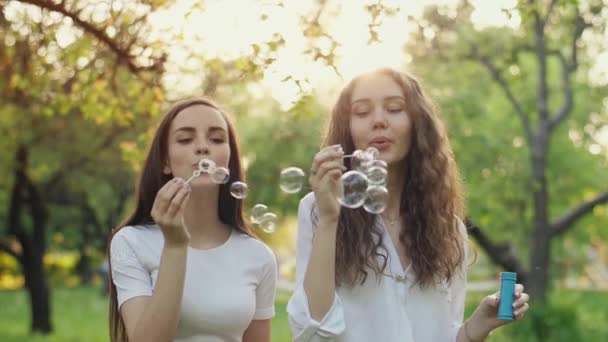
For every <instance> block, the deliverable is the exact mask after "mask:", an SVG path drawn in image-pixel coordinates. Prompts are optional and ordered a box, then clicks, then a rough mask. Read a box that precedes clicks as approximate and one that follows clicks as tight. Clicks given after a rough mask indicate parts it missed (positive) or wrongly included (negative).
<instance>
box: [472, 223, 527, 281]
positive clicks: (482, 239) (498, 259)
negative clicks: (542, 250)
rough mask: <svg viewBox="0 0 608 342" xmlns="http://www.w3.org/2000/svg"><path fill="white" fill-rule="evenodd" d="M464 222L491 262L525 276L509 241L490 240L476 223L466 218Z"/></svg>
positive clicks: (523, 269)
mask: <svg viewBox="0 0 608 342" xmlns="http://www.w3.org/2000/svg"><path fill="white" fill-rule="evenodd" d="M465 224H466V226H467V230H468V232H469V234H470V235H472V236H473V237H474V238H475V240H476V241H477V243H478V244H479V245H480V246H481V248H483V250H484V251H485V252H486V254H487V255H488V256H489V257H490V259H491V260H492V262H493V263H495V264H497V265H500V266H502V267H503V268H504V269H505V270H508V271H511V272H517V273H518V277H519V275H521V276H522V277H525V274H526V273H527V272H526V270H525V268H524V266H523V265H522V264H521V262H520V261H519V259H518V258H517V256H516V255H515V252H514V250H513V245H512V244H511V243H503V244H496V243H494V242H492V241H490V238H489V237H488V236H487V235H486V234H485V233H484V232H483V230H481V229H480V228H479V227H478V226H477V225H475V224H474V223H473V222H471V220H470V219H468V218H467V219H466V221H465Z"/></svg>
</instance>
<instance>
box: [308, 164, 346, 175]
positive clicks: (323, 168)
mask: <svg viewBox="0 0 608 342" xmlns="http://www.w3.org/2000/svg"><path fill="white" fill-rule="evenodd" d="M331 170H339V171H340V172H344V171H345V170H346V166H344V164H342V160H331V161H326V162H324V163H322V164H321V165H319V167H318V168H317V173H316V175H315V177H317V179H322V178H323V177H324V176H325V174H326V173H327V172H329V171H331Z"/></svg>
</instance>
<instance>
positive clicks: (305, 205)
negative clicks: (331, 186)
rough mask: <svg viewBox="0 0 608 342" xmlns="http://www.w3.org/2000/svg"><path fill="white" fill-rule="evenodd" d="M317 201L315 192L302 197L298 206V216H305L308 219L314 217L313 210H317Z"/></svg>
mask: <svg viewBox="0 0 608 342" xmlns="http://www.w3.org/2000/svg"><path fill="white" fill-rule="evenodd" d="M316 205H317V203H316V199H315V194H314V192H309V193H307V194H306V196H304V197H302V199H301V200H300V204H299V206H298V216H300V217H302V216H303V215H305V216H306V217H310V216H311V215H314V213H313V210H315V208H316Z"/></svg>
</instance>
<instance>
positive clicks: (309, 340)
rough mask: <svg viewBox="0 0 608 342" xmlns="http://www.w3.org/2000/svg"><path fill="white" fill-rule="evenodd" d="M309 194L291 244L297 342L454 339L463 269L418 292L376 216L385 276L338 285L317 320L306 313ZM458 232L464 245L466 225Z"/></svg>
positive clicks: (310, 233)
mask: <svg viewBox="0 0 608 342" xmlns="http://www.w3.org/2000/svg"><path fill="white" fill-rule="evenodd" d="M314 201H315V199H314V194H313V193H310V194H308V195H306V196H305V197H304V198H303V199H302V200H301V201H300V207H299V209H298V241H297V246H296V257H297V259H296V289H295V291H294V293H293V295H292V297H291V298H290V300H289V303H288V305H287V313H288V318H289V323H290V325H291V330H292V332H293V336H294V338H295V341H296V342H320V341H338V342H369V341H382V342H446V341H456V335H457V334H458V330H459V329H460V326H461V325H462V320H463V316H464V301H465V294H466V256H465V267H464V268H463V269H462V272H461V273H460V274H457V275H456V276H455V278H454V279H453V280H452V282H451V283H449V284H447V283H445V282H442V283H439V284H438V285H437V286H436V287H435V288H429V289H425V290H422V289H420V287H418V286H416V285H414V280H415V277H416V275H415V274H414V272H413V270H412V268H411V266H408V267H406V269H405V270H404V269H403V267H402V266H401V262H400V260H399V256H398V254H397V251H396V249H395V247H394V245H393V243H392V240H391V237H390V235H389V234H388V231H387V230H386V226H385V225H384V222H383V221H382V219H381V218H380V215H378V218H377V219H376V222H375V224H378V225H380V227H381V228H382V232H383V233H382V241H383V245H384V247H386V249H387V251H388V261H387V266H386V269H385V270H384V275H382V276H381V278H380V281H378V280H377V278H376V276H375V274H374V273H373V271H371V272H370V273H369V274H368V277H367V279H366V281H365V282H364V283H363V285H356V286H354V287H337V288H336V293H335V296H334V303H333V305H332V307H331V308H330V310H329V311H328V313H327V314H326V315H325V317H324V318H323V319H322V320H321V321H320V322H318V321H316V320H314V319H313V318H312V317H311V316H310V311H309V307H308V298H307V297H306V292H305V291H304V286H303V282H304V275H305V273H306V268H307V265H308V260H309V259H310V253H311V248H312V240H313V234H314V227H313V223H312V221H311V218H310V214H311V209H312V208H313V205H314ZM460 225H461V227H460V230H461V233H462V234H463V238H464V240H465V246H464V247H465V248H464V250H465V253H466V252H467V249H468V243H467V240H466V229H465V228H464V225H462V222H460Z"/></svg>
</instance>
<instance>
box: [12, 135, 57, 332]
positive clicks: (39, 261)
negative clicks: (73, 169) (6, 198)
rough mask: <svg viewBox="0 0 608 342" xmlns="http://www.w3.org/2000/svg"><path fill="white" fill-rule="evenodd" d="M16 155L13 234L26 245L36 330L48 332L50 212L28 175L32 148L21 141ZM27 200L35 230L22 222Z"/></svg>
mask: <svg viewBox="0 0 608 342" xmlns="http://www.w3.org/2000/svg"><path fill="white" fill-rule="evenodd" d="M15 159H16V162H17V163H16V165H17V166H16V169H15V183H14V185H13V189H12V194H11V204H10V210H9V222H8V223H9V224H8V226H9V234H12V235H14V236H15V237H17V239H18V240H19V243H20V244H21V246H22V248H23V255H22V257H21V258H20V261H21V265H22V269H23V274H24V276H25V286H26V289H27V291H28V294H29V296H30V308H31V318H32V325H31V329H32V332H39V333H43V334H48V333H50V332H51V331H52V324H51V318H50V317H51V311H50V309H51V308H50V298H49V289H48V285H47V282H46V275H45V273H44V261H43V260H44V253H45V250H46V224H47V218H48V216H47V212H46V208H45V205H44V202H43V199H42V197H41V196H40V193H39V191H38V190H37V189H36V187H35V186H34V184H33V183H32V182H31V180H30V179H29V178H28V176H27V161H28V150H27V148H26V147H25V145H19V147H18V148H17V152H16V157H15ZM24 204H29V207H30V214H31V216H30V217H31V218H32V226H33V227H32V229H31V231H32V233H31V234H28V232H27V230H25V229H24V228H23V224H22V222H21V214H22V209H23V205H24Z"/></svg>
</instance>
